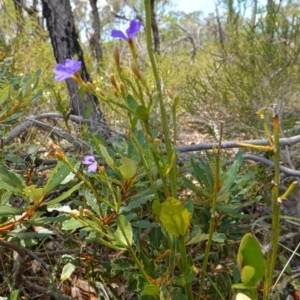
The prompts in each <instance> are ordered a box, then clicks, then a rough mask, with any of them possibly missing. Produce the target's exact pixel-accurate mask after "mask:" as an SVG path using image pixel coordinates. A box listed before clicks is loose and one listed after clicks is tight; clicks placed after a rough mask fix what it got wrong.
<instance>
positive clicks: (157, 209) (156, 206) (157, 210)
mask: <svg viewBox="0 0 300 300" xmlns="http://www.w3.org/2000/svg"><path fill="white" fill-rule="evenodd" d="M152 211H153V213H154V214H155V215H157V216H159V214H160V211H161V203H160V202H159V201H158V200H155V201H153V203H152Z"/></svg>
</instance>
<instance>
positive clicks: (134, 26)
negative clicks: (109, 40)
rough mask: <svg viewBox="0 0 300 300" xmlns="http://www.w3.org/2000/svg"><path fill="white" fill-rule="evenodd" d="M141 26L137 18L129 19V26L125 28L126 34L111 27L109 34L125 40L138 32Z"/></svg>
mask: <svg viewBox="0 0 300 300" xmlns="http://www.w3.org/2000/svg"><path fill="white" fill-rule="evenodd" d="M141 26H142V23H141V22H139V21H137V20H131V21H130V24H129V27H128V28H127V29H126V34H125V33H124V32H123V31H121V30H117V29H113V30H112V31H111V34H110V35H111V36H112V37H114V38H121V39H123V40H125V41H128V40H130V39H132V38H133V37H134V36H136V35H137V34H138V32H139V31H140V29H141Z"/></svg>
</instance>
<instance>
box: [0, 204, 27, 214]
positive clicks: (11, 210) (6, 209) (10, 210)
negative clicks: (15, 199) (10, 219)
mask: <svg viewBox="0 0 300 300" xmlns="http://www.w3.org/2000/svg"><path fill="white" fill-rule="evenodd" d="M23 212H24V209H22V208H16V207H11V206H0V216H16V215H21V214H22V213H23Z"/></svg>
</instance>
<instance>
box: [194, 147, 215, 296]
mask: <svg viewBox="0 0 300 300" xmlns="http://www.w3.org/2000/svg"><path fill="white" fill-rule="evenodd" d="M219 172H220V151H219V149H218V150H217V154H216V164H215V172H214V173H215V182H214V194H213V199H212V207H211V217H210V225H209V232H208V240H207V243H206V247H205V253H204V260H203V265H202V274H201V281H200V286H199V293H198V299H199V300H200V299H201V295H202V292H203V288H204V282H205V277H206V269H207V264H208V258H209V252H210V248H211V244H212V239H213V234H214V230H215V222H216V209H217V198H218V190H219Z"/></svg>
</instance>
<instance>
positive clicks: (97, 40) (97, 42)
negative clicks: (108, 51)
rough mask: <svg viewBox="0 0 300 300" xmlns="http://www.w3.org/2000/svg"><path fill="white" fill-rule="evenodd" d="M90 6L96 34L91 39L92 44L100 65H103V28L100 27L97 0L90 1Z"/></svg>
mask: <svg viewBox="0 0 300 300" xmlns="http://www.w3.org/2000/svg"><path fill="white" fill-rule="evenodd" d="M90 5H91V8H92V14H93V29H94V34H93V36H92V37H91V39H90V44H91V45H92V46H93V49H94V50H95V56H96V59H97V61H98V63H99V64H100V65H101V64H102V59H103V55H102V45H101V26H100V18H99V12H98V7H97V0H90Z"/></svg>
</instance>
